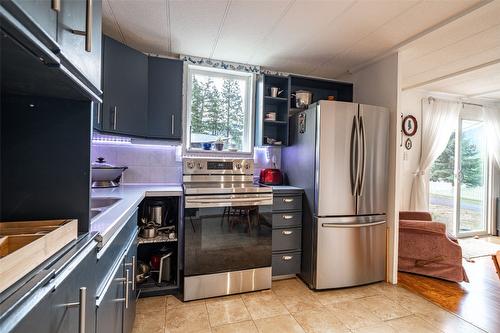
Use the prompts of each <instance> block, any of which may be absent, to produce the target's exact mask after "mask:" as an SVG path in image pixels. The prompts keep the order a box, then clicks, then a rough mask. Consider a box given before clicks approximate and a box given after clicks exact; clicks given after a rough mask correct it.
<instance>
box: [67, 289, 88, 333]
mask: <svg viewBox="0 0 500 333" xmlns="http://www.w3.org/2000/svg"><path fill="white" fill-rule="evenodd" d="M62 306H65V307H67V308H72V307H78V333H85V321H86V313H85V310H86V307H87V288H86V287H81V288H80V294H79V301H78V302H74V303H66V304H63V305H62Z"/></svg>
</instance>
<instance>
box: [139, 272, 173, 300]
mask: <svg viewBox="0 0 500 333" xmlns="http://www.w3.org/2000/svg"><path fill="white" fill-rule="evenodd" d="M157 277H158V276H157V274H155V273H153V275H152V276H150V277H148V279H147V280H146V281H145V282H143V283H141V284H138V285H137V288H138V289H139V297H148V296H158V295H165V294H169V293H173V292H175V291H176V290H177V289H178V288H179V284H178V283H177V281H170V282H161V283H159V282H158V280H157V279H155V278H157Z"/></svg>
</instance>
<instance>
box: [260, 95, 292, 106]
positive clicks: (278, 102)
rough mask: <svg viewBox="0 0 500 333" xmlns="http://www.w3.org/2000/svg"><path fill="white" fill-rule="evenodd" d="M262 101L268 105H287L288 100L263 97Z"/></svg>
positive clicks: (285, 98)
mask: <svg viewBox="0 0 500 333" xmlns="http://www.w3.org/2000/svg"><path fill="white" fill-rule="evenodd" d="M264 100H265V101H266V103H269V104H283V103H284V104H287V103H288V98H287V97H271V96H264Z"/></svg>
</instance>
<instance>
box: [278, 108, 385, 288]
mask: <svg viewBox="0 0 500 333" xmlns="http://www.w3.org/2000/svg"><path fill="white" fill-rule="evenodd" d="M290 127H291V129H290V146H288V147H286V148H284V149H283V154H282V159H283V161H282V164H283V166H284V172H285V175H286V177H287V179H288V182H289V183H290V185H296V186H300V187H302V188H304V190H305V200H304V201H305V202H304V216H303V242H302V268H301V277H302V279H303V280H304V281H305V282H306V283H308V284H309V286H310V287H311V288H315V289H328V288H340V287H348V286H355V285H361V284H367V283H371V282H376V281H381V280H384V279H385V275H386V229H387V225H386V217H385V212H386V206H387V180H388V176H387V174H388V170H387V169H388V150H389V141H388V140H389V111H388V110H387V109H386V108H383V107H377V106H370V105H363V104H355V103H345V102H333V101H319V102H317V103H315V104H312V105H310V107H309V108H308V109H307V110H304V111H301V112H299V113H297V114H295V115H294V116H293V117H292V118H291V120H290Z"/></svg>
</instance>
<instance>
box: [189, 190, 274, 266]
mask: <svg viewBox="0 0 500 333" xmlns="http://www.w3.org/2000/svg"><path fill="white" fill-rule="evenodd" d="M272 202H273V196H272V194H271V193H266V194H233V195H203V196H201V195H200V196H186V197H185V201H184V205H185V209H184V237H185V243H184V275H185V276H195V275H204V274H213V273H223V272H232V271H240V270H245V269H253V268H260V267H270V266H271V260H272V253H271V238H272V214H271V213H272Z"/></svg>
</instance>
